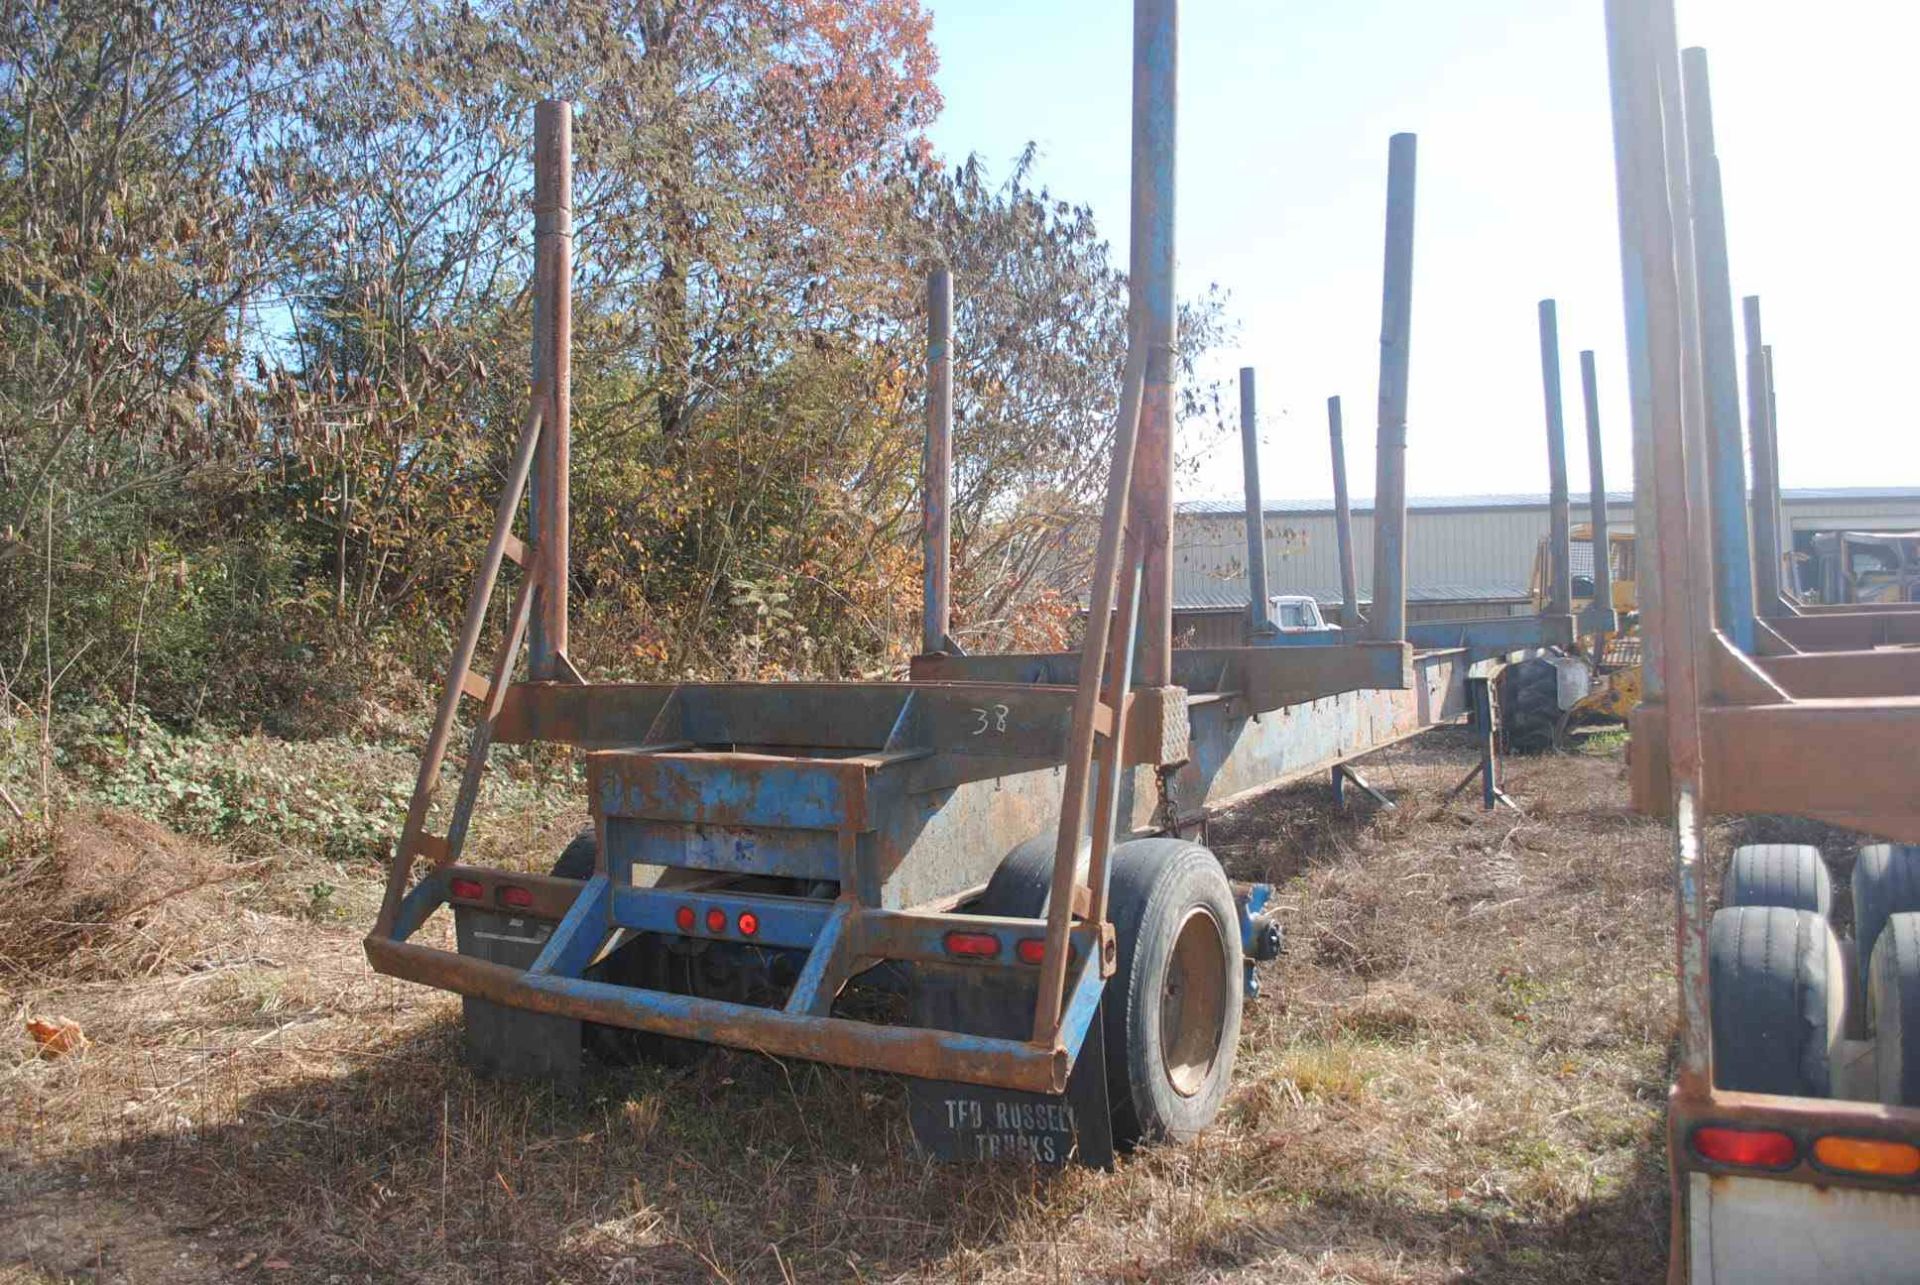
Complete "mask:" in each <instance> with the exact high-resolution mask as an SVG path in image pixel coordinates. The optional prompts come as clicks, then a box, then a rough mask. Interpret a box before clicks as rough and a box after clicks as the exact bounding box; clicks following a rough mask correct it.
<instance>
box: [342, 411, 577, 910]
mask: <svg viewBox="0 0 1920 1285" xmlns="http://www.w3.org/2000/svg"><path fill="white" fill-rule="evenodd" d="M541 436H542V433H541V410H540V400H539V398H537V397H536V398H535V400H534V408H533V410H532V411H531V412H529V414H528V416H527V422H526V426H525V427H524V428H522V429H521V430H520V441H519V444H518V445H517V447H516V448H515V450H514V454H513V462H512V463H511V464H510V465H508V467H507V485H506V488H505V489H504V490H502V491H501V493H500V500H499V503H498V504H497V505H495V507H494V513H493V538H492V539H491V540H490V541H488V543H487V550H486V552H485V553H484V554H482V555H481V558H480V571H479V574H478V576H476V577H475V579H474V582H473V591H472V592H471V593H470V594H468V596H467V614H466V618H465V620H463V621H462V622H461V625H460V637H459V640H458V641H456V642H455V643H454V647H453V661H452V663H451V664H450V665H449V666H448V669H447V681H446V683H445V685H444V686H443V687H442V688H441V691H440V705H439V708H438V709H436V710H435V711H434V717H433V728H432V730H431V731H430V732H429V733H428V734H427V746H426V749H425V750H424V751H422V753H421V755H420V773H419V775H418V776H417V777H416V778H415V780H414V785H413V795H412V798H411V799H410V800H409V801H408V803H407V819H406V822H405V823H404V824H403V825H402V826H401V829H400V840H399V842H398V844H397V845H396V846H395V849H394V857H393V862H392V864H391V866H390V867H389V868H388V871H387V888H386V894H385V896H384V898H383V899H382V900H381V903H380V917H379V919H378V920H376V921H375V925H374V932H375V933H376V934H384V933H385V932H387V931H388V930H389V929H390V928H391V927H392V925H393V917H394V914H395V913H396V912H397V911H398V910H399V908H400V899H401V897H402V896H404V895H405V893H406V890H407V879H408V876H409V874H410V873H411V871H412V868H413V859H414V857H415V856H416V855H420V854H422V851H423V849H422V841H423V839H425V838H427V837H428V836H427V818H428V814H429V813H430V811H431V810H432V808H433V796H434V794H435V792H436V790H437V789H438V787H439V784H440V767H441V764H443V763H444V762H445V761H446V757H447V745H448V743H449V741H451V739H452V737H453V720H454V714H455V712H456V711H457V710H458V709H459V706H460V697H461V695H462V694H463V693H464V691H465V686H466V676H467V674H468V673H469V672H470V671H471V670H472V668H473V658H474V653H475V652H476V651H477V650H478V649H479V646H480V631H481V630H482V629H483V628H485V626H486V623H487V604H488V603H489V602H490V601H492V599H493V585H494V581H496V580H497V579H499V576H500V564H501V563H502V562H503V561H505V559H506V542H507V537H508V536H509V534H510V533H511V531H512V527H513V516H514V510H516V509H517V508H518V507H519V506H520V496H521V494H522V492H524V491H525V490H526V486H527V474H528V472H529V471H530V470H531V469H532V467H533V456H534V452H535V450H536V449H537V447H538V445H539V442H540V438H541ZM434 846H435V847H436V848H438V849H439V850H440V851H445V845H444V843H441V844H437V845H434Z"/></svg>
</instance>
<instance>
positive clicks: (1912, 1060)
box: [1710, 844, 1920, 1106]
mask: <svg viewBox="0 0 1920 1285" xmlns="http://www.w3.org/2000/svg"><path fill="white" fill-rule="evenodd" d="M1852 893H1853V914H1854V930H1855V931H1854V940H1853V942H1852V943H1851V945H1852V950H1851V951H1850V952H1849V951H1846V950H1844V949H1843V948H1842V944H1841V943H1840V941H1839V940H1838V939H1837V938H1836V937H1835V935H1834V932H1833V929H1832V928H1831V926H1830V925H1829V924H1828V922H1827V915H1828V912H1829V911H1830V909H1831V907H1832V898H1833V892H1832V886H1831V880H1830V878H1829V876H1828V873H1827V868H1826V864H1825V862H1824V861H1822V860H1821V857H1820V852H1819V850H1818V849H1817V848H1813V847H1811V846H1807V845H1800V844H1755V845H1750V846H1748V847H1743V848H1740V849H1738V850H1737V851H1736V852H1735V853H1734V855H1733V860H1732V861H1731V862H1730V863H1729V865H1728V867H1727V873H1726V879H1725V882H1724V883H1723V885H1722V908H1721V909H1720V910H1719V911H1718V912H1717V913H1716V914H1715V915H1714V917H1713V929H1712V938H1711V945H1710V968H1711V981H1710V985H1711V988H1712V989H1711V992H1710V993H1711V998H1712V1011H1713V1043H1714V1081H1715V1083H1716V1084H1718V1085H1719V1086H1720V1087H1721V1088H1725V1089H1740V1090H1747V1091H1750V1092H1757V1093H1781V1094H1790V1095H1795V1096H1808V1097H1825V1096H1828V1095H1829V1094H1830V1093H1831V1092H1832V1088H1833V1083H1832V1064H1833V1055H1834V1051H1835V1049H1836V1047H1837V1045H1838V1042H1839V1039H1840V1035H1841V1033H1842V1032H1843V1031H1844V1030H1846V1029H1847V1028H1848V1025H1849V1018H1850V1019H1851V1027H1852V1032H1851V1033H1852V1034H1854V1035H1856V1036H1859V1037H1862V1038H1864V1037H1867V1036H1871V1037H1872V1038H1873V1056H1874V1069H1875V1079H1876V1085H1877V1095H1878V1097H1879V1099H1880V1100H1881V1101H1882V1102H1884V1103H1886V1104H1888V1105H1892V1106H1920V848H1916V847H1913V846H1910V845H1900V844H1872V845H1869V846H1867V847H1865V848H1862V849H1861V851H1860V855H1859V858H1858V860H1857V861H1856V862H1855V863H1854V869H1853V878H1852Z"/></svg>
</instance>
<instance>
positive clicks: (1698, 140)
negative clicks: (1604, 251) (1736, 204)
mask: <svg viewBox="0 0 1920 1285" xmlns="http://www.w3.org/2000/svg"><path fill="white" fill-rule="evenodd" d="M1681 63H1682V66H1683V68H1684V73H1683V74H1684V80H1685V94H1684V98H1685V102H1686V113H1687V119H1686V126H1687V175H1688V182H1689V184H1690V185H1691V187H1692V191H1693V234H1694V235H1693V245H1694V259H1695V281H1696V282H1697V288H1698V290H1699V300H1700V353H1701V362H1702V366H1701V374H1702V377H1703V379H1704V381H1705V390H1706V411H1707V419H1706V432H1707V458H1706V470H1707V497H1708V501H1709V510H1708V514H1707V516H1708V517H1709V518H1710V519H1711V522H1712V528H1713V600H1714V618H1715V619H1716V620H1717V621H1718V623H1719V626H1720V628H1721V630H1722V631H1724V632H1725V633H1726V635H1727V636H1728V637H1729V638H1731V639H1732V640H1733V645H1734V646H1736V647H1738V648H1739V649H1740V650H1741V651H1743V652H1746V653H1747V654H1748V655H1752V654H1753V649H1754V630H1753V615H1754V595H1753V547H1752V540H1751V538H1750V536H1749V533H1748V530H1747V471H1746V465H1745V458H1744V457H1745V452H1744V450H1743V446H1744V443H1743V442H1742V441H1741V433H1740V375H1739V365H1738V362H1739V358H1738V356H1737V355H1736V354H1735V351H1734V340H1733V281H1732V276H1731V273H1730V271H1729V269H1728V266H1727V215H1726V202H1725V197H1724V193H1723V191H1722V188H1721V185H1720V160H1719V157H1718V156H1717V155H1716V154H1715V152H1714V145H1713V105H1712V99H1711V97H1710V96H1709V93H1708V85H1707V51H1706V50H1704V49H1689V50H1687V51H1686V52H1685V53H1683V54H1682V55H1681Z"/></svg>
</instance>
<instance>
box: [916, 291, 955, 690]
mask: <svg viewBox="0 0 1920 1285" xmlns="http://www.w3.org/2000/svg"><path fill="white" fill-rule="evenodd" d="M925 458H926V462H925V466H924V470H923V493H924V501H925V502H924V505H923V508H922V512H921V549H922V556H923V558H924V559H925V563H926V565H925V568H924V575H925V589H924V594H925V610H924V612H923V617H922V627H921V631H920V650H921V651H924V652H936V651H947V650H949V649H950V646H949V641H948V637H947V635H948V631H949V628H950V616H951V611H952V565H953V512H952V507H953V273H952V272H951V271H949V270H948V268H947V265H946V264H944V263H943V264H939V265H937V266H935V267H934V269H933V270H932V271H931V272H929V273H928V274H927V441H926V457H925Z"/></svg>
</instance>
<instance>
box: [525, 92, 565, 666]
mask: <svg viewBox="0 0 1920 1285" xmlns="http://www.w3.org/2000/svg"><path fill="white" fill-rule="evenodd" d="M533 245H534V269H533V282H534V285H533V384H534V387H535V388H537V389H544V391H545V393H546V404H545V405H544V406H543V407H542V408H541V410H542V421H543V430H542V432H541V434H540V447H539V451H538V454H537V456H536V458H535V460H534V469H533V485H532V499H531V501H530V509H531V517H532V528H533V543H534V547H535V558H536V560H537V562H538V564H539V568H540V569H539V576H538V585H537V587H536V589H535V591H534V592H535V605H534V611H533V620H532V622H531V626H530V628H529V630H528V638H529V642H528V658H527V665H528V670H529V672H530V673H531V675H532V677H533V679H534V680H535V681H536V682H551V681H553V680H555V679H559V678H562V677H565V676H566V675H567V673H568V666H567V661H566V655H567V577H568V568H567V541H568V535H569V533H568V525H569V521H570V517H569V513H570V501H569V498H568V493H569V487H570V478H569V475H568V474H569V468H570V459H571V455H572V446H571V437H570V435H569V427H570V418H571V415H572V405H573V393H572V382H573V360H572V356H571V350H572V346H573V104H571V103H569V102H565V101H562V100H558V99H546V100H544V101H542V102H541V103H540V104H539V105H538V106H537V107H535V108H534V113H533Z"/></svg>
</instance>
